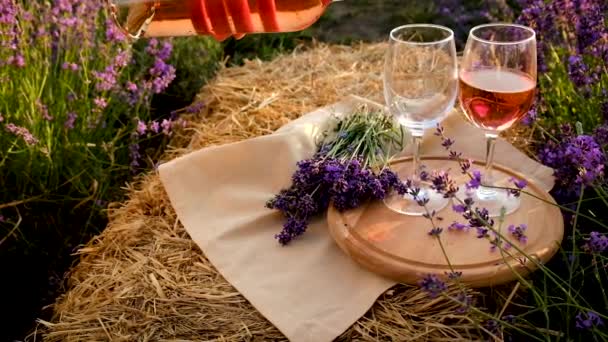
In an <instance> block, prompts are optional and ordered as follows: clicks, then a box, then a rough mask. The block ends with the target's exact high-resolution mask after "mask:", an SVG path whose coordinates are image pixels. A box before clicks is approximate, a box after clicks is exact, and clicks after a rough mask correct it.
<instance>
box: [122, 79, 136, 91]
mask: <svg viewBox="0 0 608 342" xmlns="http://www.w3.org/2000/svg"><path fill="white" fill-rule="evenodd" d="M125 88H126V89H127V90H128V91H130V92H136V91H137V89H138V88H137V84H135V83H133V82H131V81H128V82H127V83H126V85H125Z"/></svg>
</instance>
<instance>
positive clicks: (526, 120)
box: [521, 108, 538, 126]
mask: <svg viewBox="0 0 608 342" xmlns="http://www.w3.org/2000/svg"><path fill="white" fill-rule="evenodd" d="M537 119H538V112H537V109H536V108H532V109H530V111H528V113H527V114H526V116H524V117H523V119H522V120H521V122H522V124H523V125H526V126H530V125H532V124H533V123H534V122H535V121H536V120H537Z"/></svg>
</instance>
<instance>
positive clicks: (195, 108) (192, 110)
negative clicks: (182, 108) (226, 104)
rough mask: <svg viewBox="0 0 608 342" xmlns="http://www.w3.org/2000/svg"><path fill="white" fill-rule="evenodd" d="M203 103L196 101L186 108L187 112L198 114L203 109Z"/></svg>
mask: <svg viewBox="0 0 608 342" xmlns="http://www.w3.org/2000/svg"><path fill="white" fill-rule="evenodd" d="M204 106H205V104H204V103H203V102H196V103H194V104H192V105H190V106H188V107H187V108H186V113H188V114H198V113H200V111H201V110H202V109H203V107H204Z"/></svg>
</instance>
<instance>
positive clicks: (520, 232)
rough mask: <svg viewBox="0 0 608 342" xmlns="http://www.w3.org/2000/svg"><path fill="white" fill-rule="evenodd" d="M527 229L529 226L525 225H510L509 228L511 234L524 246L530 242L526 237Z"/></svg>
mask: <svg viewBox="0 0 608 342" xmlns="http://www.w3.org/2000/svg"><path fill="white" fill-rule="evenodd" d="M526 229H528V226H527V225H525V224H520V225H519V226H515V225H510V226H509V228H508V230H509V233H510V234H511V235H513V237H515V239H516V240H517V241H519V242H520V243H524V244H525V243H527V242H528V237H527V236H526Z"/></svg>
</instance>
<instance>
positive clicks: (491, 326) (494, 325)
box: [483, 319, 500, 334]
mask: <svg viewBox="0 0 608 342" xmlns="http://www.w3.org/2000/svg"><path fill="white" fill-rule="evenodd" d="M483 326H484V327H485V328H486V329H487V330H488V331H489V332H491V333H492V334H496V333H497V332H498V328H499V327H500V324H498V321H496V320H494V319H489V320H487V321H485V323H484V324H483Z"/></svg>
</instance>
